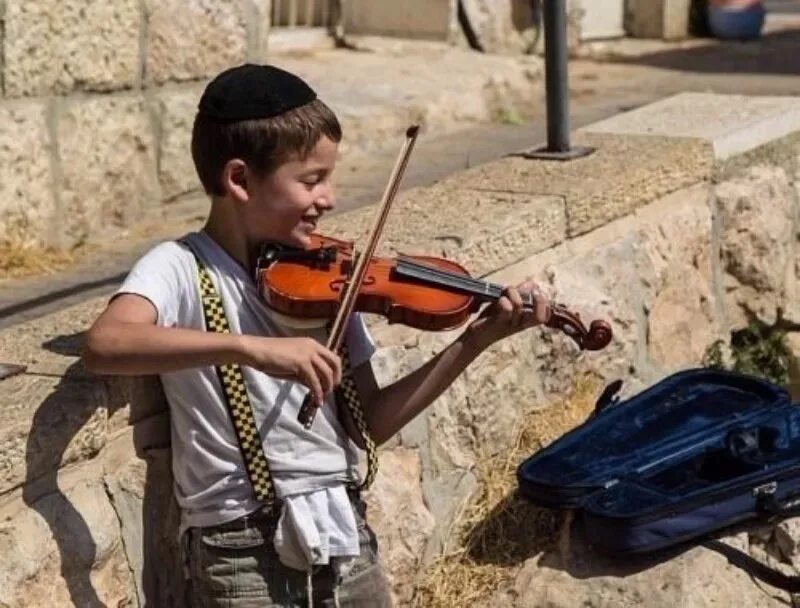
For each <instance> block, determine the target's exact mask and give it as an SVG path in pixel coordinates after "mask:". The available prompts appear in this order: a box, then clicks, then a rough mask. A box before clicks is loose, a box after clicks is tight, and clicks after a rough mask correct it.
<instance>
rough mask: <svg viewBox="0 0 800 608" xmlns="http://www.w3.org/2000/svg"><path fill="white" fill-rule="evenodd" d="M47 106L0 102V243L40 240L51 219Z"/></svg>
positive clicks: (53, 208)
mask: <svg viewBox="0 0 800 608" xmlns="http://www.w3.org/2000/svg"><path fill="white" fill-rule="evenodd" d="M52 145H53V144H52V141H51V139H50V133H49V131H48V129H47V107H46V106H45V104H43V103H41V102H38V101H29V102H24V103H23V102H12V103H4V104H2V105H0V243H2V242H6V243H15V244H23V245H25V244H46V243H48V241H49V237H50V236H51V229H52V227H53V224H54V223H55V222H56V221H57V219H56V205H55V191H54V187H53V170H52V159H53V151H52Z"/></svg>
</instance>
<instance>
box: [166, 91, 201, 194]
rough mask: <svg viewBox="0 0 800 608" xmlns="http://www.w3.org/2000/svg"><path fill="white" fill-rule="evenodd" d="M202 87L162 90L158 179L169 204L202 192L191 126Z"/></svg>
mask: <svg viewBox="0 0 800 608" xmlns="http://www.w3.org/2000/svg"><path fill="white" fill-rule="evenodd" d="M202 92H203V91H202V89H201V87H196V86H192V87H190V88H187V89H181V90H173V89H163V90H161V91H160V92H159V93H158V95H159V100H158V107H159V126H160V129H159V131H160V135H161V139H160V141H159V144H158V145H159V155H158V177H159V180H160V182H161V192H162V196H163V197H164V199H165V200H166V201H169V200H171V199H174V198H175V197H178V196H181V195H183V194H187V193H189V192H196V191H200V192H202V186H201V185H200V180H199V179H198V177H197V172H196V171H195V168H194V163H193V162H192V150H191V144H192V125H193V123H194V117H195V114H196V113H197V103H198V102H199V101H200V96H201V95H202Z"/></svg>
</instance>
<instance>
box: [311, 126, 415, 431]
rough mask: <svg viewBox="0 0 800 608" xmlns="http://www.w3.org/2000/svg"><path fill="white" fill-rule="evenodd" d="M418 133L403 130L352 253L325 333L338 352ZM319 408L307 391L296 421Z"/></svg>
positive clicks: (314, 415)
mask: <svg viewBox="0 0 800 608" xmlns="http://www.w3.org/2000/svg"><path fill="white" fill-rule="evenodd" d="M418 134H419V125H412V126H410V127H409V128H408V129H407V130H406V140H405V142H404V143H403V147H402V149H401V150H400V154H399V155H398V157H397V161H396V162H395V165H394V169H392V173H391V175H390V176H389V182H388V183H387V184H386V189H385V190H384V192H383V198H382V199H381V204H380V206H379V208H378V212H377V213H376V214H375V219H374V221H373V224H372V229H371V230H370V232H369V237H368V238H367V242H366V244H365V245H364V252H363V253H360V254H359V255H358V256H356V253H355V250H354V251H353V257H354V259H355V260H356V265H355V268H354V269H353V272H352V274H351V275H350V278H349V279H348V281H347V282H346V283H345V285H344V287H343V289H342V295H341V299H340V304H339V310H338V311H337V313H336V317H335V318H334V319H333V322H332V324H331V330H330V333H329V334H328V342H327V344H326V346H327V347H328V349H329V350H331V351H333V352H337V351H338V350H339V348H340V347H341V345H342V341H343V340H344V333H345V329H346V328H347V321H348V320H349V319H350V314H351V313H352V312H353V309H354V308H355V305H356V298H357V297H358V292H359V291H361V286H362V284H363V283H364V278H365V277H366V274H367V268H368V264H369V260H371V259H372V256H373V254H374V253H375V249H376V248H377V246H378V240H379V239H380V236H381V233H382V232H383V228H384V226H385V225H386V218H387V217H388V216H389V209H390V208H391V206H392V203H393V202H394V198H395V196H396V195H397V191H398V189H399V187H400V180H401V179H402V178H403V174H404V173H405V171H406V167H407V166H408V159H409V157H410V156H411V151H412V150H413V149H414V144H415V143H416V141H417V135H418ZM318 409H319V405H317V404H316V403H314V401H313V399H312V398H311V393H308V394H307V395H306V398H305V399H304V401H303V405H302V406H301V407H300V412H299V413H298V415H297V420H298V422H300V424H302V425H303V426H304V427H305V428H306V429H310V428H311V425H312V424H313V423H314V418H315V417H316V415H317V410H318Z"/></svg>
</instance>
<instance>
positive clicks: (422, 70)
mask: <svg viewBox="0 0 800 608" xmlns="http://www.w3.org/2000/svg"><path fill="white" fill-rule="evenodd" d="M359 45H361V46H364V48H366V49H369V50H370V51H372V52H365V53H358V54H355V55H352V54H351V55H349V56H348V58H347V61H348V65H350V66H351V69H350V71H348V72H347V73H346V74H341V77H340V78H337V79H336V80H333V79H331V78H330V77H328V74H329V72H330V70H331V69H332V67H331V66H332V65H335V64H338V63H340V62H341V61H342V57H341V51H334V50H327V51H325V50H321V51H317V52H315V53H313V55H311V56H310V57H302V56H300V57H298V56H294V55H290V54H283V55H282V54H274V55H271V57H270V61H272V62H273V63H274V64H275V65H278V66H279V67H282V68H284V69H288V70H290V71H292V72H294V73H296V74H298V75H300V76H301V77H303V78H304V79H306V80H307V81H308V82H309V84H310V85H311V86H312V87H314V89H315V90H316V91H317V93H318V94H319V96H320V98H322V99H323V100H324V101H325V103H327V104H328V105H330V106H331V108H333V110H334V111H335V112H336V114H337V116H338V117H339V120H340V121H341V123H342V128H343V130H344V133H345V134H346V135H345V138H344V140H343V142H342V146H341V148H340V149H341V151H342V152H343V153H348V152H349V151H351V150H353V149H355V150H359V151H365V152H371V151H374V150H375V149H376V148H380V147H385V146H386V141H387V140H388V141H393V140H394V139H396V140H397V141H398V142H399V141H401V140H400V138H401V137H402V134H403V133H404V132H405V130H406V129H407V128H408V125H409V124H413V123H417V124H420V125H421V126H422V128H423V133H426V132H427V133H433V132H439V133H442V132H447V131H452V130H453V129H454V128H456V127H459V126H463V125H464V124H469V123H475V122H477V121H486V120H491V119H492V118H493V117H497V116H500V115H502V114H503V113H504V112H508V111H512V110H513V111H516V110H517V109H519V108H525V107H526V106H527V105H528V104H530V95H531V90H532V88H533V87H535V86H536V83H538V82H539V81H540V79H541V75H542V67H541V66H542V63H541V59H539V58H538V57H519V58H516V59H514V60H510V59H509V58H507V57H500V56H492V55H477V56H476V54H475V52H474V51H469V50H465V49H459V48H454V47H452V46H449V45H445V44H441V43H428V42H424V41H413V42H411V41H404V40H385V39H384V40H374V39H370V38H368V39H365V40H363V41H362V40H359ZM387 73H395V74H401V75H402V79H403V86H402V87H397V86H394V85H392V84H391V83H388V82H387V81H386V78H385V75H386V74H387ZM443 78H444V79H446V80H447V87H442V86H441V82H442V79H443ZM353 91H358V96H357V98H355V97H354V96H353ZM386 107H391V108H393V111H392V113H391V114H389V113H387V112H386V111H385V108H386ZM388 138H392V139H388Z"/></svg>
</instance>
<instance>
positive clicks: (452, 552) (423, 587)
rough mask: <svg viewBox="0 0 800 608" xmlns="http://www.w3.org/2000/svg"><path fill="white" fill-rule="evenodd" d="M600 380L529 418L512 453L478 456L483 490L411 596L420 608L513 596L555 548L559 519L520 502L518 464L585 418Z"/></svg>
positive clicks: (585, 383)
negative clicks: (530, 565) (529, 565)
mask: <svg viewBox="0 0 800 608" xmlns="http://www.w3.org/2000/svg"><path fill="white" fill-rule="evenodd" d="M598 388H599V382H598V381H597V380H595V379H591V378H585V379H582V380H581V381H579V382H578V384H577V385H576V387H575V389H574V390H573V391H572V393H571V394H570V396H569V397H568V398H566V399H564V400H563V401H561V402H559V403H554V404H553V405H552V406H550V407H547V408H546V409H544V410H539V411H534V412H531V413H529V414H528V415H527V416H526V417H525V418H524V420H523V423H522V424H521V425H520V431H519V433H518V435H517V437H516V439H515V441H514V443H513V445H512V447H511V449H509V450H508V451H507V452H505V453H503V454H499V455H493V456H490V457H486V458H481V459H480V460H479V462H478V463H477V465H476V474H477V476H478V482H479V488H480V489H479V492H478V494H477V496H476V498H475V499H474V500H473V501H471V502H470V503H468V504H466V505H464V507H463V508H462V510H461V512H460V514H459V516H458V517H456V520H455V523H454V526H453V532H452V533H451V534H450V535H449V537H450V539H451V543H452V545H453V546H451V547H449V548H448V547H445V550H444V551H443V554H442V556H441V557H440V558H439V559H438V560H437V561H436V562H435V563H434V564H433V565H432V566H431V567H430V568H429V570H428V572H427V573H426V574H425V576H424V578H423V580H422V582H421V583H420V584H419V585H418V587H417V589H416V592H415V595H414V606H416V607H418V608H452V607H453V606H471V605H481V604H484V603H485V604H487V605H488V604H491V603H494V602H492V601H490V600H491V597H492V595H494V594H495V593H502V592H504V591H508V590H509V589H510V588H511V586H512V583H513V580H514V578H515V576H516V574H517V572H519V570H520V568H521V566H522V565H523V563H524V562H525V560H527V559H530V558H532V557H536V556H537V555H540V554H541V553H543V552H545V551H548V550H550V549H552V548H553V547H554V546H555V544H556V542H557V533H558V528H559V521H558V519H559V516H558V514H557V513H555V512H554V511H551V510H549V509H541V508H537V507H535V506H533V505H532V504H531V503H529V502H527V501H525V500H523V499H521V498H519V497H517V496H516V494H515V490H516V484H517V482H516V477H515V473H516V468H517V465H518V464H519V463H520V462H521V461H522V460H524V459H525V458H526V457H527V456H529V455H530V454H531V453H532V452H535V451H536V450H538V449H541V448H542V447H544V446H545V445H547V444H549V443H550V442H552V441H553V440H554V439H556V438H558V437H559V436H561V435H562V434H563V433H565V432H566V431H568V430H569V429H571V428H574V427H575V426H577V425H578V424H580V423H581V422H583V420H585V419H586V417H587V416H588V414H589V412H591V411H592V409H593V407H594V400H595V398H596V396H597V393H598V390H597V389H598Z"/></svg>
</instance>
